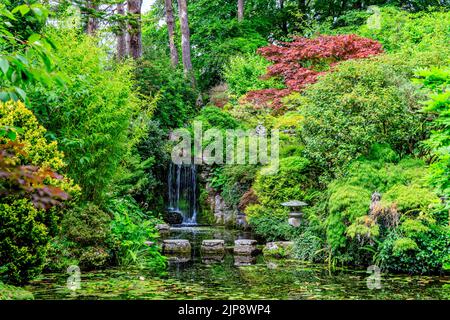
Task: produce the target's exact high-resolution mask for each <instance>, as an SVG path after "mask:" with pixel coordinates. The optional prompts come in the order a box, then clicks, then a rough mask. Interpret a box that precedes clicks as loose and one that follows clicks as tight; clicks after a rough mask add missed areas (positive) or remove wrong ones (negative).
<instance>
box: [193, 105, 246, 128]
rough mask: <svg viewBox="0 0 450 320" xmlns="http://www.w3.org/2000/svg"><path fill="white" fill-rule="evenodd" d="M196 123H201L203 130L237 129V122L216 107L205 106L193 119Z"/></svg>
mask: <svg viewBox="0 0 450 320" xmlns="http://www.w3.org/2000/svg"><path fill="white" fill-rule="evenodd" d="M194 120H196V121H200V122H201V123H202V127H203V130H208V129H211V128H215V129H219V130H220V129H223V130H227V129H236V128H238V127H239V125H240V124H239V122H238V121H237V120H236V119H234V118H233V117H232V116H231V115H229V114H228V113H227V112H224V111H223V110H221V109H220V108H218V107H214V106H206V107H204V108H202V109H201V111H200V113H199V115H198V116H197V117H195V119H194Z"/></svg>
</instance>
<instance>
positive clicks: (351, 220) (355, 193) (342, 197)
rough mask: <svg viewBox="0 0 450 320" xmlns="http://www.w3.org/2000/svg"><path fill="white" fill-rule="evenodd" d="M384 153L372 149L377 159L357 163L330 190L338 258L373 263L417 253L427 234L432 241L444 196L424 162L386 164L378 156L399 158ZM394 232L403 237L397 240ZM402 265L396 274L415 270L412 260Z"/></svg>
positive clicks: (329, 224) (330, 229) (331, 240)
mask: <svg viewBox="0 0 450 320" xmlns="http://www.w3.org/2000/svg"><path fill="white" fill-rule="evenodd" d="M383 149H384V151H382V152H380V149H379V147H376V148H372V152H371V156H370V157H369V158H371V160H368V159H364V160H363V159H360V160H358V161H354V162H353V163H352V164H351V165H350V166H349V169H348V171H347V173H346V176H345V177H343V178H340V179H337V180H334V181H333V182H332V183H330V185H329V187H328V191H327V192H328V194H329V198H328V202H327V208H328V217H327V218H326V224H325V226H326V239H327V244H328V245H329V246H330V249H331V250H332V254H333V255H335V259H336V260H341V261H345V262H348V263H361V262H365V263H367V262H369V261H370V260H369V259H370V258H374V257H377V256H378V255H377V254H375V255H374V253H376V252H379V255H380V256H382V258H380V259H384V260H386V259H390V258H389V255H391V254H396V253H398V254H400V252H409V250H413V249H415V248H416V246H415V245H414V244H413V243H416V242H417V241H418V240H417V239H418V238H420V237H422V236H425V234H427V235H426V237H429V235H428V231H429V228H432V227H433V228H435V227H437V226H438V225H437V224H436V220H435V219H434V218H433V216H434V212H435V211H436V210H438V211H439V210H440V209H439V198H438V197H437V196H436V194H435V193H434V192H433V191H432V190H430V189H429V188H427V187H426V179H425V178H426V177H427V174H428V171H427V169H426V167H425V164H424V162H423V161H422V160H416V159H408V158H405V159H402V160H400V161H399V162H398V163H389V162H384V161H380V159H377V157H382V158H383V157H384V158H386V156H387V158H391V159H397V157H396V156H394V155H392V154H391V153H390V152H389V151H388V149H387V148H383ZM375 192H378V193H380V194H381V201H379V202H377V203H371V195H372V194H373V193H375ZM394 234H395V235H398V234H402V235H403V236H401V237H400V236H398V237H397V236H396V237H395V239H391V237H394ZM400 238H401V239H400ZM385 239H386V240H385ZM397 240H398V241H397ZM429 240H430V241H434V240H432V237H430V239H429ZM385 241H387V242H386V244H385V243H384V242H385ZM427 241H428V240H427ZM378 244H380V247H378ZM388 244H389V245H388ZM388 247H389V249H388ZM383 248H384V249H383ZM394 248H395V250H394ZM417 248H420V246H419V242H417ZM389 250H390V251H389ZM369 253H370V254H369ZM409 262H411V263H412V260H409ZM397 267H398V269H397V270H396V271H402V270H403V271H407V270H409V268H411V266H408V265H407V264H406V262H405V264H404V265H402V266H401V267H400V266H397ZM424 268H425V267H424ZM427 268H428V267H427ZM433 268H434V267H433ZM433 268H431V269H430V271H432V270H436V269H435V268H434V269H433ZM424 270H425V269H424Z"/></svg>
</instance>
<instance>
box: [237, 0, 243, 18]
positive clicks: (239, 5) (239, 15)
mask: <svg viewBox="0 0 450 320" xmlns="http://www.w3.org/2000/svg"><path fill="white" fill-rule="evenodd" d="M237 18H238V21H242V20H244V0H238V2H237Z"/></svg>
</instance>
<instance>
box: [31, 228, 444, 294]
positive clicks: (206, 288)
mask: <svg viewBox="0 0 450 320" xmlns="http://www.w3.org/2000/svg"><path fill="white" fill-rule="evenodd" d="M169 237H170V238H172V239H173V238H178V239H189V240H190V241H191V243H192V244H193V251H192V257H191V260H190V261H187V262H182V263H173V262H172V263H170V265H169V269H168V273H167V275H166V276H164V277H160V278H155V277H154V276H152V275H151V274H149V273H148V272H146V271H145V270H121V269H108V270H104V271H95V272H82V273H81V286H80V289H78V290H76V291H75V292H72V291H71V290H69V289H68V288H67V286H66V282H67V278H68V276H69V275H68V274H64V273H60V274H56V273H53V274H44V275H42V276H41V277H40V278H38V279H37V280H35V281H33V282H32V283H31V284H30V285H28V286H27V287H26V289H27V290H29V291H31V292H32V293H33V294H34V296H35V299H450V277H449V276H441V277H439V276H408V275H393V274H382V275H381V282H380V284H381V288H380V289H369V288H368V285H367V279H368V277H369V276H370V274H369V273H367V271H366V270H365V269H364V270H354V269H353V270H352V269H338V270H335V271H333V272H329V271H328V269H327V268H326V266H324V265H316V264H306V263H302V262H299V261H295V260H273V259H271V260H269V259H265V258H264V257H263V256H262V255H260V256H258V257H257V258H256V260H255V261H254V262H253V264H252V265H246V266H236V265H235V259H234V257H233V254H232V252H231V251H229V250H227V252H226V254H225V256H224V259H223V261H221V262H215V263H211V261H210V260H208V261H205V260H204V259H203V260H202V257H201V255H200V252H199V249H200V244H201V241H202V240H203V239H224V240H225V245H226V246H231V245H232V244H233V243H234V240H235V239H239V238H249V237H251V234H248V233H244V232H241V231H236V230H227V229H225V228H219V227H214V228H212V227H179V228H172V229H171V234H170V235H169Z"/></svg>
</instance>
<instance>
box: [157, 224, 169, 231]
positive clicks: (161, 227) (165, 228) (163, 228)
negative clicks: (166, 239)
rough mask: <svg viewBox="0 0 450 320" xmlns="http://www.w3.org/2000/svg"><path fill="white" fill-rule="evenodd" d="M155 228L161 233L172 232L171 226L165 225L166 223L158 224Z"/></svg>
mask: <svg viewBox="0 0 450 320" xmlns="http://www.w3.org/2000/svg"><path fill="white" fill-rule="evenodd" d="M155 228H156V230H158V231H159V232H160V233H166V232H170V226H169V225H168V224H165V223H164V224H157V225H156V227H155Z"/></svg>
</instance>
